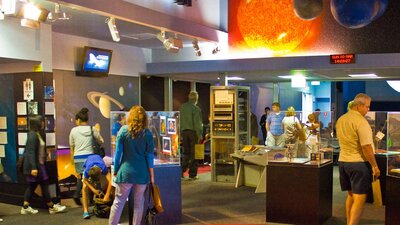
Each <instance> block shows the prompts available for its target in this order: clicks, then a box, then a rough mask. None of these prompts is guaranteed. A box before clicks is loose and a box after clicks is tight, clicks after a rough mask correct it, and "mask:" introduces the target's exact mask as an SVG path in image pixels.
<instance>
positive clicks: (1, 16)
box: [0, 11, 4, 20]
mask: <svg viewBox="0 0 400 225" xmlns="http://www.w3.org/2000/svg"><path fill="white" fill-rule="evenodd" d="M0 20H4V13H3V12H1V11H0Z"/></svg>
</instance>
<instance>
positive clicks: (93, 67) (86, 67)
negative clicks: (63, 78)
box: [77, 46, 112, 77]
mask: <svg viewBox="0 0 400 225" xmlns="http://www.w3.org/2000/svg"><path fill="white" fill-rule="evenodd" d="M111 56H112V50H107V49H101V48H94V47H89V46H85V47H84V50H83V62H82V67H81V71H79V72H78V73H77V75H79V76H95V77H98V76H100V77H102V76H108V73H109V72H110V64H111Z"/></svg>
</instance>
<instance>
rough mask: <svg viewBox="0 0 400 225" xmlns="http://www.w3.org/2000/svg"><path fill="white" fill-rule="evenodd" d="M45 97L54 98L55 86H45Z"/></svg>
mask: <svg viewBox="0 0 400 225" xmlns="http://www.w3.org/2000/svg"><path fill="white" fill-rule="evenodd" d="M44 99H54V87H53V86H44Z"/></svg>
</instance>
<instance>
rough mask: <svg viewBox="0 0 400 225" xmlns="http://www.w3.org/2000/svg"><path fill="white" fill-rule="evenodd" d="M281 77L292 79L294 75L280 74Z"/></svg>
mask: <svg viewBox="0 0 400 225" xmlns="http://www.w3.org/2000/svg"><path fill="white" fill-rule="evenodd" d="M278 77H279V78H283V79H292V77H293V75H283V76H278Z"/></svg>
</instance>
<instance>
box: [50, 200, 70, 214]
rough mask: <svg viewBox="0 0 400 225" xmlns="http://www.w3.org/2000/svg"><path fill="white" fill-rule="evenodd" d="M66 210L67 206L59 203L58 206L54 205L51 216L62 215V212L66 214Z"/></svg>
mask: <svg viewBox="0 0 400 225" xmlns="http://www.w3.org/2000/svg"><path fill="white" fill-rule="evenodd" d="M65 209H67V207H66V206H64V205H60V203H57V204H54V205H53V208H49V213H50V214H56V213H61V212H64V211H65Z"/></svg>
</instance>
